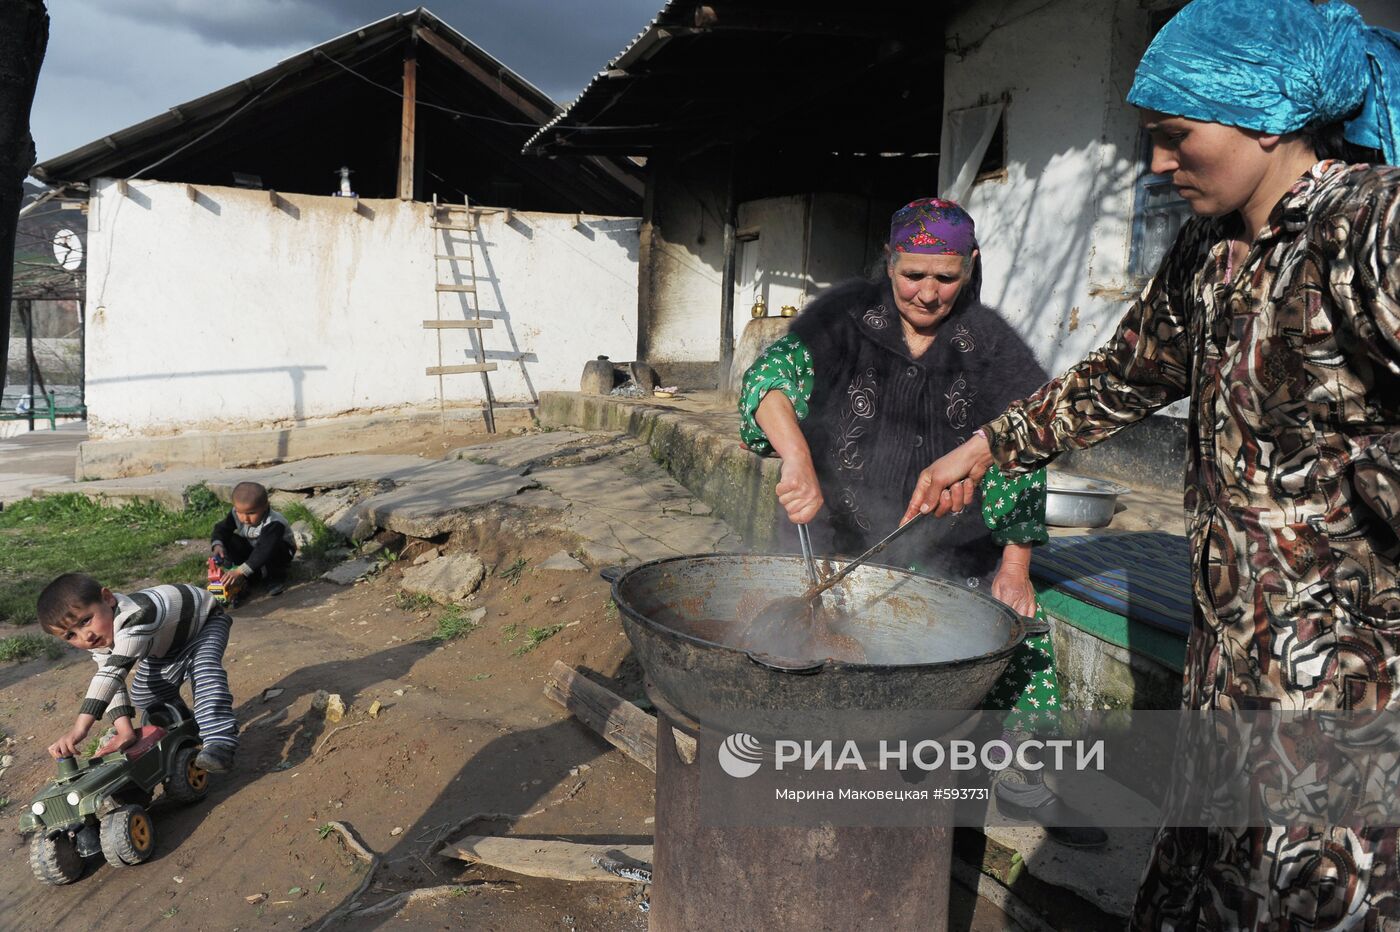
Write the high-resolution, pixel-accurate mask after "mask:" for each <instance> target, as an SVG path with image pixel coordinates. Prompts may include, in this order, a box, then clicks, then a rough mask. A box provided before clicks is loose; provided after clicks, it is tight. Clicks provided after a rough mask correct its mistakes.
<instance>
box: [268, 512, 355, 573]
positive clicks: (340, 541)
mask: <svg viewBox="0 0 1400 932" xmlns="http://www.w3.org/2000/svg"><path fill="white" fill-rule="evenodd" d="M277 510H278V511H280V512H282V517H284V518H286V519H287V521H288V522H289V523H290V524H296V523H297V522H298V521H305V522H306V526H307V527H309V528H311V539H310V540H309V541H307V542H306V546H305V547H302V548H301V551H300V553H301V558H302V559H303V560H324V559H325V558H326V551H328V550H331V549H333V548H335V547H341V546H344V544H345V538H343V537H341V536H340V535H339V534H337V533H336V532H335V531H333V530H331V529H330V528H328V527H326V524H325V522H324V521H322V520H321V519H320V518H318V517H316V516H315V515H314V514H312V513H311V511H310V510H309V509H308V508H307V507H306V506H305V505H303V504H301V503H300V502H295V503H293V504H291V505H288V506H287V507H285V508H279V509H277Z"/></svg>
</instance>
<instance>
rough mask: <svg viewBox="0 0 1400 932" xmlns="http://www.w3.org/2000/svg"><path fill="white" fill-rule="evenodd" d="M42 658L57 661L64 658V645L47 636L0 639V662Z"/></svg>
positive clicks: (15, 636)
mask: <svg viewBox="0 0 1400 932" xmlns="http://www.w3.org/2000/svg"><path fill="white" fill-rule="evenodd" d="M40 656H43V657H48V658H49V659H50V660H57V659H58V658H59V657H62V656H63V645H62V644H60V643H59V642H58V639H57V638H51V637H49V636H48V635H47V634H12V635H10V636H9V637H7V638H0V661H5V660H13V661H19V660H29V659H30V658H31V657H40Z"/></svg>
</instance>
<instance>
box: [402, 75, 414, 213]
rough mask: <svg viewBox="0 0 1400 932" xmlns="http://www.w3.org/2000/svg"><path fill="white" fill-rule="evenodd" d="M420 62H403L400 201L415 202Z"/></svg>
mask: <svg viewBox="0 0 1400 932" xmlns="http://www.w3.org/2000/svg"><path fill="white" fill-rule="evenodd" d="M417 102H418V60H417V59H416V58H414V57H413V56H412V54H411V53H410V54H409V55H406V56H405V57H404V60H403V124H402V126H401V127H400V132H399V200H401V201H411V200H413V146H414V140H415V138H416V134H415V132H414V124H415V122H416V120H417V117H418V107H417Z"/></svg>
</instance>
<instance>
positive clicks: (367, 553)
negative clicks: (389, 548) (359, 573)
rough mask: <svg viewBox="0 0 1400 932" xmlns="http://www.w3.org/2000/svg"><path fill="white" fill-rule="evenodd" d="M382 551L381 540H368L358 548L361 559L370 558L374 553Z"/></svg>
mask: <svg viewBox="0 0 1400 932" xmlns="http://www.w3.org/2000/svg"><path fill="white" fill-rule="evenodd" d="M383 549H384V541H382V540H369V541H365V543H364V544H363V545H362V546H361V547H360V556H362V557H372V556H374V555H375V554H376V553H378V552H379V551H381V550H383Z"/></svg>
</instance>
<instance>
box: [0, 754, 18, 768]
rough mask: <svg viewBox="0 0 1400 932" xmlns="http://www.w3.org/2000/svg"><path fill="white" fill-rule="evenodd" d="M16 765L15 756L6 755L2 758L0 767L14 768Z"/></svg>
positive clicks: (0, 758)
mask: <svg viewBox="0 0 1400 932" xmlns="http://www.w3.org/2000/svg"><path fill="white" fill-rule="evenodd" d="M14 764H15V756H14V755H13V754H6V755H5V756H4V757H0V767H13V766H14Z"/></svg>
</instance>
